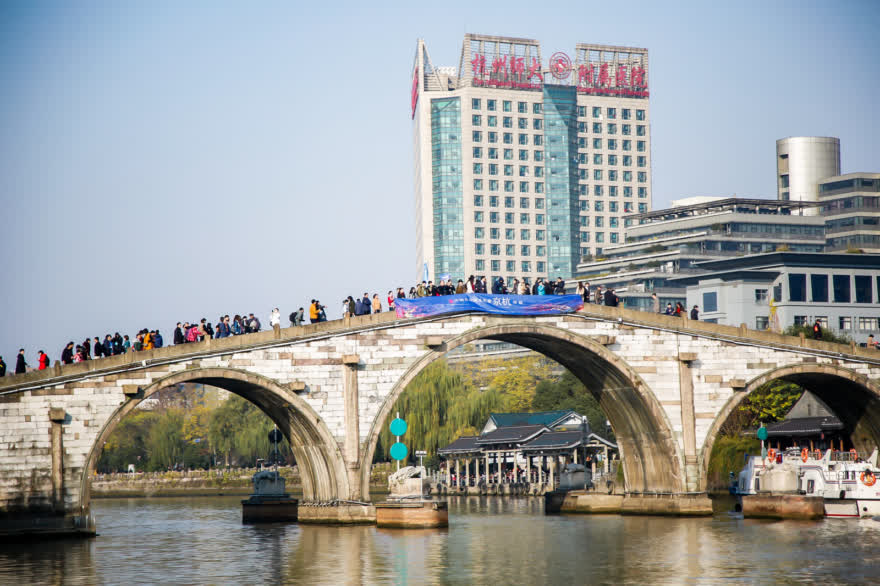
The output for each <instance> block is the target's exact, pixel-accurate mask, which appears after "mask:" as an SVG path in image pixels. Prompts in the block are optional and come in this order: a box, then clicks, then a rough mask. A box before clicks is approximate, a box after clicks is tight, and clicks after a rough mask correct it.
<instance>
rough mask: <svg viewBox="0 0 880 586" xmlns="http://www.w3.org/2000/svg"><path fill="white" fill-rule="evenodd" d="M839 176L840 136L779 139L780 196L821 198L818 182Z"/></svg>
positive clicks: (784, 198) (815, 211)
mask: <svg viewBox="0 0 880 586" xmlns="http://www.w3.org/2000/svg"><path fill="white" fill-rule="evenodd" d="M835 175H840V139H839V138H834V137H831V136H791V137H789V138H781V139H779V140H777V141H776V193H777V199H780V200H785V201H818V200H819V193H818V189H817V184H818V182H819V181H821V180H822V179H826V178H828V177H834V176H835ZM805 213H807V214H814V213H818V210H815V209H813V210H810V211H805Z"/></svg>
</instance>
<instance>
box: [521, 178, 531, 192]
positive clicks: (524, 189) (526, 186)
mask: <svg viewBox="0 0 880 586" xmlns="http://www.w3.org/2000/svg"><path fill="white" fill-rule="evenodd" d="M519 192H520V193H528V192H529V182H528V181H520V182H519Z"/></svg>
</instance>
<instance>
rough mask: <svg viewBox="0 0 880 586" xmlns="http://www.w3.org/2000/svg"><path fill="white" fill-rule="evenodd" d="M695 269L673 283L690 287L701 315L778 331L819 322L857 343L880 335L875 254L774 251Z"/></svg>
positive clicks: (879, 273)
mask: <svg viewBox="0 0 880 586" xmlns="http://www.w3.org/2000/svg"><path fill="white" fill-rule="evenodd" d="M698 268H700V269H702V270H704V271H706V272H703V273H701V274H696V275H679V276H676V277H673V278H672V279H670V280H671V281H672V282H675V283H678V284H680V285H683V286H685V287H687V305H686V307H687V308H688V310H690V308H692V307H693V306H694V305H698V306H699V307H700V320H703V321H708V322H712V323H719V324H725V325H732V326H736V325H740V324H746V326H747V327H749V328H754V329H756V330H768V329H769V330H773V331H777V332H780V331H783V330H785V328H787V327H789V326H792V325H809V324H812V323H813V322H814V321H815V320H817V319H818V320H819V322H820V323H821V324H822V327H824V328H830V329H831V330H832V331H833V332H835V333H836V334H843V335H846V336H849V337H850V338H852V339H853V340H854V341H855V342H857V343H859V344H864V343H865V342H866V341H867V339H868V335H869V334H874V336H875V338H876V337H878V334H880V255H873V254H829V253H825V254H812V253H797V252H774V253H768V254H756V255H749V256H744V257H738V258H728V259H723V260H712V261H705V262H702V263H699V264H698ZM771 302H772V303H771Z"/></svg>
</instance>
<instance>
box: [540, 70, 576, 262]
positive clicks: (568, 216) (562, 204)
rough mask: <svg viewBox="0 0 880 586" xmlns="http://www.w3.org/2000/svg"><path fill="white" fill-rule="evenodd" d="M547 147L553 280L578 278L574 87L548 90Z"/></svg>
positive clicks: (545, 99) (546, 93)
mask: <svg viewBox="0 0 880 586" xmlns="http://www.w3.org/2000/svg"><path fill="white" fill-rule="evenodd" d="M544 136H545V137H546V139H547V143H546V145H545V147H544V151H545V155H546V157H547V162H546V167H547V181H546V184H547V185H546V189H547V191H546V194H547V197H546V199H547V207H548V214H547V215H548V220H549V226H550V247H549V248H550V254H549V255H548V258H547V260H548V261H549V267H548V268H549V273H550V276H552V275H557V276H563V277H566V276H568V275H572V274H574V269H575V267H576V266H577V262H578V260H579V250H578V248H577V246H576V244H574V243H573V239H572V237H573V236H574V237H577V232H578V226H577V223H578V210H577V206H578V175H577V172H578V169H577V92H576V89H575V88H574V87H570V86H551V85H545V86H544Z"/></svg>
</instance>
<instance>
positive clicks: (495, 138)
mask: <svg viewBox="0 0 880 586" xmlns="http://www.w3.org/2000/svg"><path fill="white" fill-rule="evenodd" d="M487 138H488V139H489V142H492V143H495V142H498V133H497V132H490V133H488V135H487Z"/></svg>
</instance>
